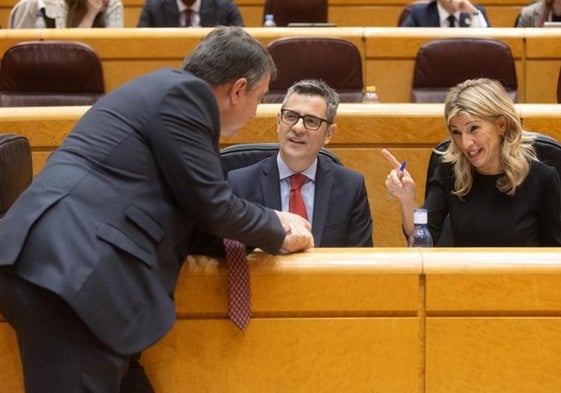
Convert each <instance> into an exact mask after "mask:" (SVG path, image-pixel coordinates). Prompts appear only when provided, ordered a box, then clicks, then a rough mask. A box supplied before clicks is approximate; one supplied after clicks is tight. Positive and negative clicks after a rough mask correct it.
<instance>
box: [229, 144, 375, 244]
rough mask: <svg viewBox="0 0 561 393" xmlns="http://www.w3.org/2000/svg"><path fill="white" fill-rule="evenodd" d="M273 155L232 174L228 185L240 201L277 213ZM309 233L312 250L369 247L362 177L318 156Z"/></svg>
mask: <svg viewBox="0 0 561 393" xmlns="http://www.w3.org/2000/svg"><path fill="white" fill-rule="evenodd" d="M276 159H277V154H275V155H273V156H271V157H269V158H267V159H265V160H263V161H261V162H258V163H257V164H254V165H251V166H249V167H245V168H240V169H235V170H232V171H230V172H229V173H228V181H229V182H230V184H231V185H232V189H233V190H234V193H236V194H237V195H238V196H240V197H241V198H244V199H247V200H250V201H252V202H256V203H259V204H262V205H264V206H267V207H270V208H272V209H276V210H281V198H280V180H279V171H278V166H277V161H276ZM312 233H313V235H314V242H315V245H316V247H372V216H371V214H370V205H369V203H368V197H367V194H366V186H365V184H364V177H363V176H362V175H361V174H360V173H358V172H355V171H352V170H351V169H348V168H345V167H343V166H341V165H337V164H335V163H333V162H331V161H330V160H329V159H327V158H325V157H322V156H319V157H318V167H317V173H316V185H315V196H314V217H313V224H312Z"/></svg>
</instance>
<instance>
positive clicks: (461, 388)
mask: <svg viewBox="0 0 561 393" xmlns="http://www.w3.org/2000/svg"><path fill="white" fill-rule="evenodd" d="M426 334H427V337H426V345H427V347H426V375H425V378H426V379H425V386H426V392H427V393H449V392H477V393H500V392H508V393H551V392H558V391H560V390H561V373H560V366H559V365H560V364H561V318H559V317H551V318H546V317H543V318H540V317H532V318H515V317H513V318H508V317H505V318H496V317H485V318H472V317H464V318H427V321H426Z"/></svg>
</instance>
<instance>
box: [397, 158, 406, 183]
mask: <svg viewBox="0 0 561 393" xmlns="http://www.w3.org/2000/svg"><path fill="white" fill-rule="evenodd" d="M406 166H407V161H403V162H402V163H401V165H400V166H399V173H398V174H397V177H398V178H399V180H401V178H402V177H403V175H404V172H403V171H405V167H406Z"/></svg>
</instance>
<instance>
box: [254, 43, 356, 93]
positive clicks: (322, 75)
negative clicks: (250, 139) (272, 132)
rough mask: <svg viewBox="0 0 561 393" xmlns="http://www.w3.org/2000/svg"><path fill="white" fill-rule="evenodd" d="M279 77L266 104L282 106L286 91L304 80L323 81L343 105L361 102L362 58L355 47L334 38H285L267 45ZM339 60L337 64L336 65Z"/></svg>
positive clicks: (270, 87) (270, 91)
mask: <svg viewBox="0 0 561 393" xmlns="http://www.w3.org/2000/svg"><path fill="white" fill-rule="evenodd" d="M267 50H268V51H269V53H270V54H271V57H272V58H273V61H274V62H275V64H276V66H277V68H278V75H277V78H276V79H275V80H272V81H271V83H270V84H269V92H268V93H267V95H265V97H264V99H263V102H267V103H278V102H281V101H282V99H283V98H284V95H285V94H286V90H287V89H288V88H289V87H290V86H292V84H293V83H294V82H296V81H299V80H302V79H321V80H323V81H324V82H325V83H327V84H328V85H329V86H331V87H332V88H333V89H335V90H336V91H337V93H338V94H339V97H340V99H341V102H362V90H363V88H364V82H363V77H362V58H361V56H360V51H359V50H358V48H357V47H356V45H355V44H354V43H352V42H351V41H347V40H344V39H341V38H333V37H286V38H279V39H276V40H274V41H272V42H270V43H269V45H267ZM334 59H337V61H334Z"/></svg>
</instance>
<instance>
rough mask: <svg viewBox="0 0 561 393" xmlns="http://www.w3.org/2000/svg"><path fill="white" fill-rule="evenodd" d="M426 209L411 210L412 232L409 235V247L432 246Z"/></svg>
mask: <svg viewBox="0 0 561 393" xmlns="http://www.w3.org/2000/svg"><path fill="white" fill-rule="evenodd" d="M427 223H428V212H427V209H415V211H414V212H413V224H414V225H415V227H414V228H413V232H411V235H409V242H408V245H409V247H432V236H431V234H430V232H429V228H428V225H427Z"/></svg>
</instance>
